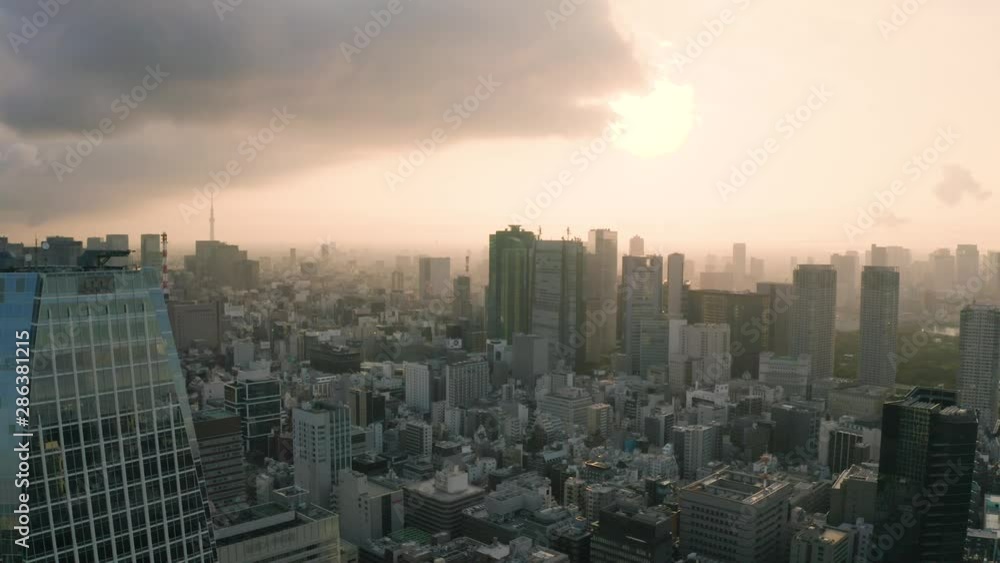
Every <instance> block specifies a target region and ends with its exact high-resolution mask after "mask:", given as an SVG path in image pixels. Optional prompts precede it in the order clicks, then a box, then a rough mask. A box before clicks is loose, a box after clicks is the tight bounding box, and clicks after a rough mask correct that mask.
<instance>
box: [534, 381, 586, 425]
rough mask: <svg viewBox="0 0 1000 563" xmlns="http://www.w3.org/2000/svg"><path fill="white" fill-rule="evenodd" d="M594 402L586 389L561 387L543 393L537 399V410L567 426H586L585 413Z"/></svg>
mask: <svg viewBox="0 0 1000 563" xmlns="http://www.w3.org/2000/svg"><path fill="white" fill-rule="evenodd" d="M593 404H594V399H593V398H592V397H591V396H590V393H587V391H586V390H584V389H580V388H579V387H563V388H562V389H559V390H557V391H555V392H553V393H550V394H548V395H545V396H544V397H542V398H541V399H540V400H539V401H538V411H539V412H542V413H546V414H549V415H552V416H554V417H556V418H558V419H559V420H561V421H562V422H563V424H565V425H566V426H567V428H569V426H570V425H577V426H580V427H581V428H586V427H587V413H588V411H589V409H590V407H591V405H593Z"/></svg>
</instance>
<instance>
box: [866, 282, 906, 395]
mask: <svg viewBox="0 0 1000 563" xmlns="http://www.w3.org/2000/svg"><path fill="white" fill-rule="evenodd" d="M898 326H899V272H897V271H896V269H895V268H890V267H888V266H865V269H864V270H863V271H862V272H861V348H860V350H859V351H858V356H859V357H858V381H859V382H861V383H862V384H865V385H880V386H882V387H893V386H894V385H895V384H896V360H895V356H896V329H897V327H898Z"/></svg>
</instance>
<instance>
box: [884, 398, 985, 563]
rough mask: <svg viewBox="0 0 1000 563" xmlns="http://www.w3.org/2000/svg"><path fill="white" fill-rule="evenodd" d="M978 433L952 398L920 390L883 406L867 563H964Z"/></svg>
mask: <svg viewBox="0 0 1000 563" xmlns="http://www.w3.org/2000/svg"><path fill="white" fill-rule="evenodd" d="M976 433H977V422H976V415H975V412H973V411H972V410H969V409H964V408H961V407H958V406H957V403H956V396H955V393H954V392H951V391H945V390H942V389H922V388H917V389H914V390H913V391H912V392H911V393H910V394H909V395H908V396H907V398H906V399H903V400H898V401H891V402H888V403H886V405H885V409H884V413H883V415H882V434H883V439H882V452H881V456H880V458H879V465H878V471H879V474H878V495H877V499H876V505H875V506H876V516H875V520H876V522H875V537H874V538H873V540H872V544H873V546H874V547H873V548H872V552H871V553H870V554H869V557H870V558H874V559H875V560H883V561H928V562H930V561H961V560H962V552H963V549H964V546H965V535H966V529H967V521H968V514H969V499H970V494H971V491H972V481H973V479H972V477H973V468H974V463H975V456H976ZM900 523H902V524H903V525H900ZM900 528H902V530H901V531H902V533H901V534H900ZM887 537H888V538H890V539H893V540H895V541H888V540H885V539H884V538H887Z"/></svg>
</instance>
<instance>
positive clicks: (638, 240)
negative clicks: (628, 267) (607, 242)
mask: <svg viewBox="0 0 1000 563" xmlns="http://www.w3.org/2000/svg"><path fill="white" fill-rule="evenodd" d="M628 255H629V256H645V255H646V241H644V240H642V237H640V236H639V235H635V236H633V237H632V238H630V239H628Z"/></svg>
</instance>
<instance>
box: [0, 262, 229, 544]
mask: <svg viewBox="0 0 1000 563" xmlns="http://www.w3.org/2000/svg"><path fill="white" fill-rule="evenodd" d="M21 331H27V332H28V333H29V336H28V337H25V338H23V339H22V338H20V337H19V336H18V335H19V333H20V332H21ZM0 334H3V335H4V342H3V343H0V374H2V376H3V377H4V379H5V381H8V382H9V385H7V386H5V388H4V389H2V390H0V403H2V404H3V405H4V409H5V413H7V414H9V416H10V419H9V422H8V424H13V423H14V414H15V413H14V404H15V403H14V399H15V397H19V396H20V395H19V394H17V393H16V392H15V386H14V381H15V377H16V376H17V375H18V374H16V373H15V371H16V369H15V366H16V365H21V364H20V363H17V362H16V359H15V358H17V357H24V356H23V355H22V354H18V353H17V352H15V350H16V349H22V348H24V347H26V348H27V349H29V350H30V358H31V361H30V363H29V364H28V365H30V370H29V372H30V374H31V405H30V411H31V412H30V417H27V418H28V419H29V420H28V422H27V424H26V425H25V426H24V427H12V428H17V430H16V431H17V432H24V433H28V434H30V435H31V437H30V438H28V439H22V438H16V437H13V436H11V432H7V433H6V437H5V438H3V441H4V448H5V449H6V451H7V452H8V454H9V455H5V456H3V458H2V460H3V461H0V467H2V468H3V469H4V470H5V471H6V472H7V473H6V475H9V476H10V479H11V482H13V479H14V476H15V475H16V474H17V473H18V472H19V470H18V466H17V463H18V460H17V456H16V455H15V454H14V453H13V452H14V451H15V449H16V448H17V447H18V444H19V443H21V442H20V441H19V440H23V441H24V442H26V443H27V444H28V451H29V452H31V454H30V460H29V462H28V464H29V465H30V468H29V470H28V473H30V485H29V486H28V487H27V489H26V490H23V491H21V492H20V494H26V495H28V498H29V502H28V504H29V506H30V510H31V515H30V519H31V528H30V533H29V537H28V540H27V541H28V545H29V549H28V550H27V551H24V550H23V549H21V548H20V547H18V546H16V545H15V544H14V540H15V538H14V537H11V536H12V535H14V534H13V533H12V529H13V522H11V521H10V520H6V522H7V524H8V525H9V526H7V527H5V528H4V530H3V542H4V543H3V545H2V546H0V559H3V560H4V561H7V560H9V561H28V562H56V561H133V560H139V559H140V558H144V559H146V560H150V561H152V560H158V561H179V562H195V561H197V562H206V563H207V562H209V561H213V560H214V548H215V546H214V540H213V537H212V535H211V529H210V525H209V521H208V513H209V511H208V504H207V501H208V495H207V491H206V488H205V480H204V471H203V468H202V460H201V455H200V451H199V448H198V447H197V446H196V444H197V438H196V436H195V431H194V424H193V420H192V415H191V410H190V407H189V406H188V401H187V388H186V382H185V379H184V374H183V373H182V372H181V369H180V366H179V364H178V359H177V350H176V348H175V347H174V339H173V334H172V332H171V329H170V325H169V324H168V322H167V315H166V304H165V302H164V298H163V293H162V291H161V289H160V276H159V273H157V272H153V271H151V270H141V271H140V270H113V269H98V270H91V271H79V270H65V271H61V270H58V269H47V270H46V271H44V272H30V271H24V272H4V273H0ZM18 342H25V344H24V345H23V346H22V345H19V344H18ZM74 358H75V359H74ZM43 454H44V455H43ZM14 492H17V489H15V488H13V487H9V486H8V487H5V488H4V489H3V492H0V505H2V506H0V508H3V510H4V518H9V516H10V515H12V514H13V513H14V508H15V506H16V503H15V500H19V499H15V498H13V493H14ZM17 537H20V535H18V536H17Z"/></svg>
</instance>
